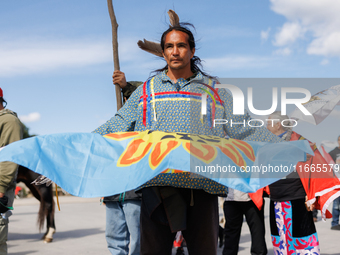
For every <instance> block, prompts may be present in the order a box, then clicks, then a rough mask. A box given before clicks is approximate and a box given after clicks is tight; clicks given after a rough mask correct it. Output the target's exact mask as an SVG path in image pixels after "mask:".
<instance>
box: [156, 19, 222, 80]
mask: <svg viewBox="0 0 340 255" xmlns="http://www.w3.org/2000/svg"><path fill="white" fill-rule="evenodd" d="M189 26H191V27H192V28H193V29H195V27H194V25H193V24H191V23H178V24H177V25H175V26H170V27H169V28H168V29H167V30H166V31H165V32H164V33H163V34H162V37H161V47H162V51H163V52H164V44H165V38H166V36H167V34H168V33H170V32H171V31H174V30H175V31H180V32H183V33H186V34H187V35H188V43H189V47H190V50H193V49H194V48H195V47H196V44H195V38H194V35H193V34H192V32H191V31H190V29H189V28H188V27H189ZM190 68H191V72H193V73H197V72H201V73H202V74H203V75H205V76H207V77H209V78H216V77H213V76H210V75H208V74H206V73H205V72H203V71H202V70H201V68H202V69H203V66H202V63H201V59H200V58H199V57H197V56H193V57H192V58H191V59H190ZM167 69H168V64H166V66H165V67H163V68H160V69H157V70H155V71H153V72H152V73H155V74H158V73H161V72H163V71H164V70H167Z"/></svg>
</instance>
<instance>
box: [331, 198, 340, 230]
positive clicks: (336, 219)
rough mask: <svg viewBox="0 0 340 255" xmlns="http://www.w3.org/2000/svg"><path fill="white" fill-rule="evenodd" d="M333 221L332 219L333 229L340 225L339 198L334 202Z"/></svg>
mask: <svg viewBox="0 0 340 255" xmlns="http://www.w3.org/2000/svg"><path fill="white" fill-rule="evenodd" d="M332 214H333V219H332V227H333V226H336V225H339V216H340V197H337V198H336V199H334V200H333V209H332Z"/></svg>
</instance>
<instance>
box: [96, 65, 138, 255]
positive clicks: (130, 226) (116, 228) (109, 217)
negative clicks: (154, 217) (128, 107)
mask: <svg viewBox="0 0 340 255" xmlns="http://www.w3.org/2000/svg"><path fill="white" fill-rule="evenodd" d="M112 81H113V83H114V84H117V85H119V86H120V87H121V88H122V93H123V97H124V100H123V101H124V103H125V102H126V100H128V99H129V97H130V96H131V94H132V93H133V92H134V91H135V90H136V88H137V87H138V86H139V85H140V84H142V82H126V78H125V74H124V73H123V72H121V71H114V73H113V76H112ZM141 197H142V194H141V193H136V192H135V191H134V190H130V191H127V192H124V193H121V194H117V195H113V196H110V197H105V198H104V199H103V202H104V204H105V205H106V228H105V237H106V242H107V246H108V249H109V251H110V252H111V254H112V255H128V254H130V255H139V254H140V206H141Z"/></svg>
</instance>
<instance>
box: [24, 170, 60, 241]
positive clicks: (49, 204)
mask: <svg viewBox="0 0 340 255" xmlns="http://www.w3.org/2000/svg"><path fill="white" fill-rule="evenodd" d="M38 176H39V174H37V173H35V172H33V171H31V170H29V169H28V168H26V167H23V166H19V169H18V176H17V182H20V181H22V182H24V183H25V185H26V186H27V188H29V189H30V191H31V193H32V194H33V196H34V197H35V198H36V199H38V200H39V201H40V208H39V213H38V225H39V230H41V228H42V227H43V225H44V220H45V217H46V218H47V229H46V233H45V234H44V236H43V238H42V239H43V240H44V241H45V242H52V240H53V233H54V232H55V224H54V200H53V191H52V186H50V187H47V186H46V185H33V184H31V182H32V181H34V180H35V179H36V178H38ZM47 235H48V238H47V239H46V236H47Z"/></svg>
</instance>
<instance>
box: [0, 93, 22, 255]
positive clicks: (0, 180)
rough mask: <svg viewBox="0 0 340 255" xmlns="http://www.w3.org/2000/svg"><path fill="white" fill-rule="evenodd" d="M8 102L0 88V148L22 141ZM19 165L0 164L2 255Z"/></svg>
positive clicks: (0, 241)
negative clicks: (7, 107)
mask: <svg viewBox="0 0 340 255" xmlns="http://www.w3.org/2000/svg"><path fill="white" fill-rule="evenodd" d="M6 105H7V102H6V101H5V99H4V97H3V91H2V89H1V88H0V147H4V146H6V145H8V144H10V143H13V142H15V141H18V140H20V139H22V134H23V126H22V123H21V122H20V120H19V119H18V116H17V114H16V113H15V112H13V111H11V110H8V109H5V108H6ZM17 171H18V165H17V164H15V163H13V162H9V161H8V162H1V163H0V213H1V217H0V255H6V254H7V236H8V222H9V221H8V217H9V216H10V215H12V213H11V211H9V209H12V208H11V207H12V205H13V200H14V192H15V186H16V183H15V180H16V176H17Z"/></svg>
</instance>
